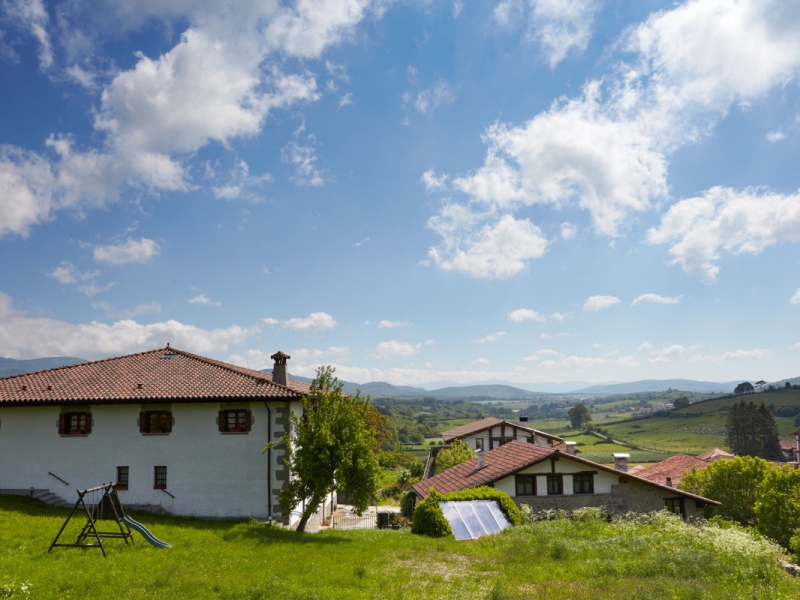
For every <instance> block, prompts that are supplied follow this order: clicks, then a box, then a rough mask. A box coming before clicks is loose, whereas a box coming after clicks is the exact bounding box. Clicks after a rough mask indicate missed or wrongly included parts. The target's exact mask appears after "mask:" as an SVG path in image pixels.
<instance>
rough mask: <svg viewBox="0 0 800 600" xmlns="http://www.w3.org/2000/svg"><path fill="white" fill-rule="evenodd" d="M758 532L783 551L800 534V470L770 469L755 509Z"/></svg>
mask: <svg viewBox="0 0 800 600" xmlns="http://www.w3.org/2000/svg"><path fill="white" fill-rule="evenodd" d="M755 513H756V519H757V521H758V530H759V531H760V532H761V533H762V534H764V535H765V536H767V537H769V538H772V539H773V540H775V541H776V542H778V543H779V544H780V545H781V546H783V547H784V548H789V547H790V544H789V542H790V540H791V539H792V536H793V535H794V534H795V533H796V532H800V469H795V468H793V467H791V466H789V465H783V467H781V468H777V467H774V468H772V469H770V470H769V471H768V472H767V474H766V476H765V477H764V480H763V481H762V482H761V484H760V485H759V487H758V502H756V507H755Z"/></svg>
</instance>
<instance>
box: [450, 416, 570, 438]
mask: <svg viewBox="0 0 800 600" xmlns="http://www.w3.org/2000/svg"><path fill="white" fill-rule="evenodd" d="M503 424H505V426H506V427H513V428H514V429H521V430H523V431H525V432H527V433H528V434H532V433H535V434H536V435H541V436H543V437H546V438H550V439H553V440H559V441H561V438H560V437H558V436H556V435H551V434H549V433H545V432H544V431H539V430H538V429H531V428H530V427H526V426H524V425H520V424H519V423H512V422H511V421H504V420H503V419H498V418H497V417H486V418H485V419H481V420H479V421H473V422H472V423H467V424H466V425H461V426H459V427H455V428H453V429H448V430H447V431H443V432H442V439H443V440H444V441H445V443H448V444H449V443H450V442H452V441H453V440H457V439H460V438H463V437H467V436H468V435H472V434H474V433H479V432H481V431H486V430H487V429H491V428H492V427H497V426H498V425H503Z"/></svg>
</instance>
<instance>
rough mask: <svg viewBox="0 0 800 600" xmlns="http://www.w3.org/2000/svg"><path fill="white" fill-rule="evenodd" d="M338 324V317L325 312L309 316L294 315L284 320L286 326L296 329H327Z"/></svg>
mask: <svg viewBox="0 0 800 600" xmlns="http://www.w3.org/2000/svg"><path fill="white" fill-rule="evenodd" d="M338 324H339V323H337V322H336V319H334V318H333V317H332V316H331V315H329V314H328V313H324V312H315V313H311V314H310V315H309V316H307V317H293V318H291V319H287V320H286V321H284V322H283V326H284V327H286V328H287V329H294V330H295V331H325V330H326V329H333V328H334V327H336V326H337V325H338Z"/></svg>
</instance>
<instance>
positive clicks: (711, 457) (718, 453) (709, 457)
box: [697, 448, 736, 462]
mask: <svg viewBox="0 0 800 600" xmlns="http://www.w3.org/2000/svg"><path fill="white" fill-rule="evenodd" d="M697 458H699V459H700V460H706V461H708V462H714V461H715V460H717V459H718V458H736V455H735V454H731V453H730V452H725V450H720V449H719V448H714V449H713V450H709V451H708V452H703V454H698V455H697Z"/></svg>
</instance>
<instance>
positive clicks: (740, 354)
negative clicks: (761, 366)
mask: <svg viewBox="0 0 800 600" xmlns="http://www.w3.org/2000/svg"><path fill="white" fill-rule="evenodd" d="M771 357H772V352H770V351H769V350H767V349H766V348H756V349H755V350H741V349H740V350H734V351H733V352H725V353H724V354H723V355H722V360H728V359H730V358H759V359H760V358H771Z"/></svg>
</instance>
